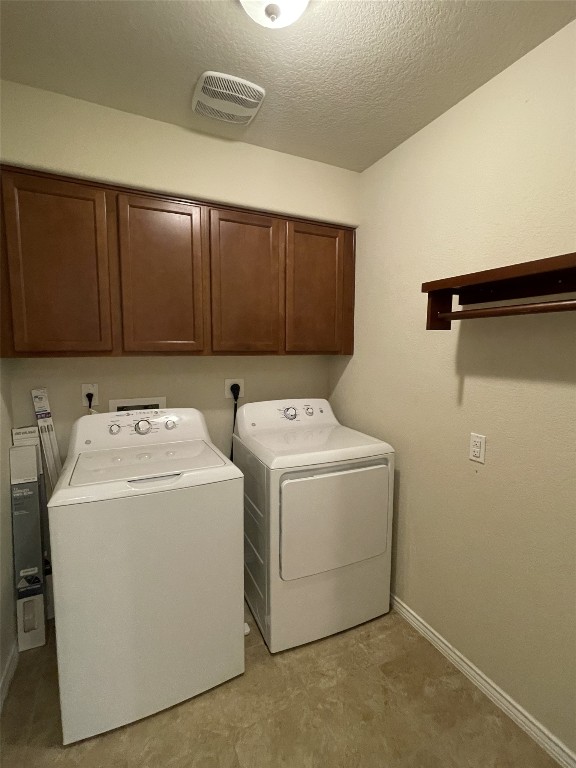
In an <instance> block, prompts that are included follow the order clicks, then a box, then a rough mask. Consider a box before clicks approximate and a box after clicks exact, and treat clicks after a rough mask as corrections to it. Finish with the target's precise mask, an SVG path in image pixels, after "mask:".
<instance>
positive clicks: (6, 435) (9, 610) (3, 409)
mask: <svg viewBox="0 0 576 768" xmlns="http://www.w3.org/2000/svg"><path fill="white" fill-rule="evenodd" d="M11 367H12V362H11V361H9V360H8V361H7V360H3V361H2V364H1V365H0V697H1V695H4V694H5V693H6V683H7V681H8V674H9V664H10V660H11V657H12V654H13V653H14V646H15V643H16V623H15V617H14V613H15V608H14V583H13V578H12V571H13V569H12V511H11V503H10V465H9V460H8V449H9V448H10V444H11V434H10V429H11V428H12V413H11V410H12V409H11V404H10V373H11V371H10V369H11ZM0 705H1V701H0Z"/></svg>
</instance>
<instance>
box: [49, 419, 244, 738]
mask: <svg viewBox="0 0 576 768" xmlns="http://www.w3.org/2000/svg"><path fill="white" fill-rule="evenodd" d="M242 489H243V479H242V474H241V472H240V470H239V469H238V468H237V467H235V466H234V465H233V464H232V463H231V462H230V461H229V460H228V459H227V458H226V457H225V456H223V455H222V453H221V452H220V451H219V450H218V449H217V448H216V447H215V446H214V445H212V443H211V441H210V436H209V434H208V431H207V429H206V424H205V422H204V418H203V416H202V414H201V413H200V412H199V411H197V410H195V409H193V408H178V409H172V410H159V411H131V412H124V413H104V414H98V415H93V416H84V417H83V418H81V419H79V420H78V421H77V422H76V424H75V425H74V428H73V431H72V437H71V441H70V450H69V453H68V458H67V460H66V463H65V465H64V469H63V472H62V475H61V477H60V480H59V481H58V484H57V485H56V488H55V491H54V494H53V496H52V498H51V500H50V503H49V517H50V535H51V541H52V565H53V571H54V599H55V614H56V642H57V650H58V676H59V685H60V704H61V710H62V731H63V741H64V744H68V743H70V742H73V741H78V740H79V739H84V738H86V737H88V736H94V735H95V734H97V733H101V732H103V731H107V730H110V729H111V728H117V727H118V726H121V725H124V724H126V723H130V722H132V721H134V720H138V719H140V718H142V717H146V716H147V715H151V714H153V713H154V712H158V711H159V710H161V709H165V708H166V707H170V706H172V705H174V704H177V703H178V702H181V701H183V700H185V699H189V698H190V697H192V696H195V695H196V694H198V693H201V692H202V691H205V690H207V689H208V688H213V687H214V686H216V685H218V684H220V683H222V682H224V681H225V680H228V679H229V678H231V677H235V676H236V675H240V674H241V673H242V672H243V671H244V613H243V606H244V604H243V589H242V562H243V556H242V530H243V526H242V495H243V494H242Z"/></svg>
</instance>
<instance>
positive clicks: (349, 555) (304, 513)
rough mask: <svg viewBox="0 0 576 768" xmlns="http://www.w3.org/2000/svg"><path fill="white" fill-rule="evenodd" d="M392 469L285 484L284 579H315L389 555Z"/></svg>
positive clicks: (357, 471)
mask: <svg viewBox="0 0 576 768" xmlns="http://www.w3.org/2000/svg"><path fill="white" fill-rule="evenodd" d="M387 531H388V466H387V465H381V466H375V467H363V468H361V469H350V470H345V471H341V472H333V473H330V474H325V475H315V476H313V477H300V478H296V479H292V480H291V479H286V480H284V481H283V482H282V490H281V508H280V576H281V577H282V579H284V580H285V581H289V580H291V579H300V578H302V577H304V576H312V575H313V574H316V573H322V572H323V571H330V570H333V569H334V568H341V567H342V566H345V565H350V564H351V563H356V562H359V561H360V560H366V559H367V558H369V557H376V556H377V555H381V554H383V553H384V552H385V551H386V545H387Z"/></svg>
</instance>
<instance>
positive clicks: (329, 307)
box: [286, 221, 354, 354]
mask: <svg viewBox="0 0 576 768" xmlns="http://www.w3.org/2000/svg"><path fill="white" fill-rule="evenodd" d="M287 227H288V230H287V247H286V351H287V352H308V353H311V352H316V353H326V352H334V353H346V354H351V353H352V346H353V322H354V318H353V308H354V251H353V234H352V232H350V231H347V230H343V229H336V228H333V227H324V226H320V225H318V224H306V223H303V222H296V221H289V222H288V225H287Z"/></svg>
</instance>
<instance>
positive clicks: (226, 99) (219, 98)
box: [192, 72, 266, 125]
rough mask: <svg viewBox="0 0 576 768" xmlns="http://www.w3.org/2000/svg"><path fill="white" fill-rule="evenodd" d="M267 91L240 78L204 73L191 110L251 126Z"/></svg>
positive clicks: (228, 121) (227, 121) (220, 73)
mask: <svg viewBox="0 0 576 768" xmlns="http://www.w3.org/2000/svg"><path fill="white" fill-rule="evenodd" d="M265 95H266V91H265V90H264V88H260V86H259V85H255V84H254V83H250V82H248V80H242V78H241V77H234V75H226V74H224V73H223V72H204V73H203V74H202V75H200V79H199V80H198V82H197V83H196V89H195V90H194V96H193V98H192V109H193V110H194V112H197V113H198V114H199V115H204V117H213V118H214V119H215V120H224V122H226V123H236V124H237V125H248V123H249V122H250V121H251V120H253V119H254V116H255V115H256V113H257V112H258V110H259V109H260V106H261V105H262V101H263V99H264V96H265Z"/></svg>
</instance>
